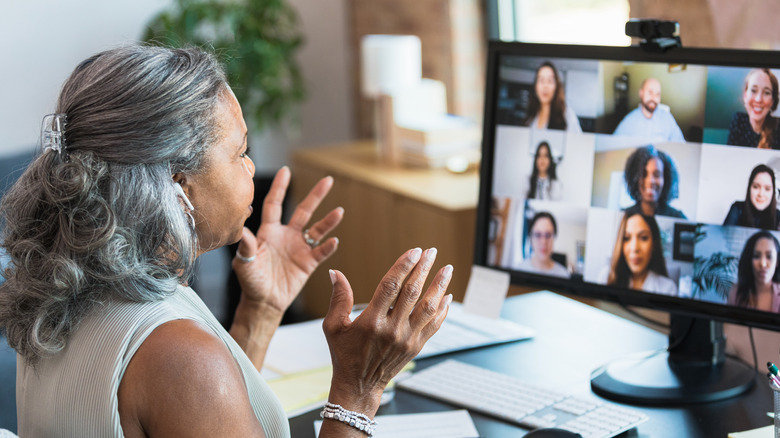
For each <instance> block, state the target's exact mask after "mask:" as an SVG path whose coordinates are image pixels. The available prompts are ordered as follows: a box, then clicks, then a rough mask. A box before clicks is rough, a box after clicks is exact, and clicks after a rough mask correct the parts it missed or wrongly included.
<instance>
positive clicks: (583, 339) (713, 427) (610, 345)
mask: <svg viewBox="0 0 780 438" xmlns="http://www.w3.org/2000/svg"><path fill="white" fill-rule="evenodd" d="M502 314H503V317H504V318H507V319H510V320H513V321H517V322H519V323H521V324H524V325H527V326H529V327H532V328H534V329H536V333H537V334H536V337H535V338H534V339H532V340H528V341H520V342H514V343H510V344H505V345H499V346H493V347H486V348H481V349H476V350H470V351H465V352H459V353H452V354H448V355H443V356H438V357H434V358H429V359H424V360H420V361H417V368H418V369H422V368H425V367H428V366H431V365H433V364H435V363H437V362H439V361H441V360H444V359H447V358H456V359H458V360H461V361H463V362H467V363H472V364H475V365H479V366H483V367H486V368H489V369H492V370H495V371H499V372H502V373H506V374H510V375H514V376H517V377H519V378H522V379H524V380H528V381H539V382H549V384H550V385H552V386H556V387H558V386H560V387H566V388H567V389H568V390H569V391H570V392H571V393H573V394H583V393H591V391H590V373H591V371H593V370H594V369H595V368H597V367H599V366H601V365H603V364H604V363H606V362H608V361H611V360H614V359H619V358H622V357H624V356H627V355H630V354H632V353H638V352H643V351H649V350H656V349H659V348H664V347H665V346H666V345H667V337H666V336H665V335H663V334H661V333H658V332H656V331H654V330H651V329H649V328H646V327H644V326H641V325H639V324H636V323H633V322H630V321H627V320H625V319H622V318H619V317H617V316H614V315H612V314H610V313H607V312H604V311H601V310H598V309H595V308H593V307H590V306H588V305H585V304H582V303H579V302H577V301H574V300H571V299H568V298H565V297H562V296H559V295H557V294H554V293H551V292H534V293H529V294H525V295H520V296H516V297H510V298H508V299H507V302H506V304H505V305H504V309H503V312H502ZM761 377H762V375H761V374H760V373H759V376H758V378H757V381H756V384H755V385H754V386H753V389H751V390H750V391H749V392H748V393H747V394H745V395H743V396H740V397H736V398H733V399H730V400H725V401H721V402H716V403H708V404H700V405H689V406H684V407H669V408H658V407H642V406H629V407H630V408H632V409H636V410H638V411H642V412H644V413H645V414H647V415H648V417H650V420H649V421H648V422H646V423H644V424H642V425H640V426H639V427H638V428H637V429H636V430H632V431H628V432H626V433H625V434H623V435H622V436H630V437H648V438H649V437H691V438H697V437H707V438H718V437H723V438H725V437H726V436H727V434H728V433H729V432H735V431H740V430H747V429H752V428H756V427H761V426H767V425H770V424H772V422H771V419H770V418H769V417H767V415H766V413H767V412H768V411H771V410H772V393H771V391H770V390H769V388H768V386H767V384H766V379H765V378H763V379H761ZM594 397H595V395H594ZM451 409H455V408H454V407H453V406H452V405H448V404H445V403H440V402H438V401H434V400H432V399H428V398H426V397H422V396H418V395H414V394H411V393H408V392H405V391H403V390H397V391H396V394H395V398H394V400H393V401H391V402H390V403H388V404H387V405H385V406H383V407H381V408H380V409H379V412H378V414H379V415H382V414H404V413H415V412H434V411H443V410H451ZM472 418H473V419H474V424H475V425H476V427H477V430H478V431H479V433H480V434H481V436H484V437H515V436H516V437H520V436H523V435H524V434H525V433H526V432H525V431H524V430H523V429H522V428H520V427H516V426H513V425H511V424H508V423H504V422H501V421H498V420H494V419H492V418H490V417H486V416H483V415H481V414H476V413H472ZM315 419H319V415H318V412H314V411H313V412H309V413H307V414H305V415H302V416H300V417H296V418H294V419H293V420H292V421H291V424H290V426H291V430H292V436H293V437H296V438H303V437H314V436H315V435H314V427H313V421H314V420H315Z"/></svg>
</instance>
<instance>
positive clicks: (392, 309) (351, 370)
mask: <svg viewBox="0 0 780 438" xmlns="http://www.w3.org/2000/svg"><path fill="white" fill-rule="evenodd" d="M435 259H436V249H435V248H431V249H428V250H426V251H424V252H423V251H421V250H420V249H419V248H415V249H412V250H409V251H407V252H406V253H404V254H403V255H402V256H401V257H400V258H398V260H397V261H396V262H395V264H394V265H393V266H392V267H391V268H390V270H389V271H388V272H387V274H385V276H384V278H383V279H382V281H381V282H380V283H379V286H378V287H377V289H376V292H374V296H373V298H372V299H371V301H370V302H369V303H368V305H367V307H366V308H365V310H363V312H362V313H361V314H360V315H359V316H358V317H357V318H355V320H354V321H352V320H350V317H349V315H350V312H351V310H352V306H353V299H354V296H353V293H352V288H351V287H350V285H349V282H348V281H347V278H346V277H345V276H344V274H342V273H341V272H339V271H334V270H331V271H330V277H331V281H332V282H333V296H332V297H331V301H330V309H329V310H328V314H327V315H326V316H325V320H324V322H323V329H324V331H325V337H326V338H327V340H328V346H329V348H330V354H331V359H332V361H333V379H332V381H331V388H330V396H329V401H330V402H332V403H337V404H340V405H341V406H343V407H344V408H346V409H349V410H352V411H357V412H362V413H365V414H366V415H369V416H373V415H374V413H375V412H376V410H377V408H378V407H379V401H380V398H381V396H382V391H384V389H385V386H387V384H388V382H390V379H392V378H393V377H394V376H395V375H396V374H397V373H398V372H399V371H401V369H402V368H403V367H404V365H405V364H406V363H407V362H408V361H409V360H411V359H413V358H414V357H415V356H416V355H417V353H419V352H420V350H421V349H422V347H423V345H424V344H425V342H426V341H427V340H428V339H429V338H430V337H431V336H433V334H434V333H436V331H437V330H438V329H439V327H441V324H442V322H443V321H444V318H445V316H446V315H447V310H448V308H449V304H450V302H451V301H452V295H451V294H450V295H446V296H445V295H444V293H445V292H446V290H447V286H448V285H449V282H450V279H451V278H452V266H450V265H447V266H445V267H443V268H441V269H440V270H439V271H438V272H437V273H436V275H435V277H434V278H433V280H432V281H431V284H430V285H429V286H428V288H427V290H426V291H425V293H424V294H422V290H423V286H424V284H425V280H426V278H427V277H428V273H429V272H430V270H431V267H432V266H433V262H434V260H435ZM421 294H422V297H420V295H421ZM418 299H419V301H418ZM326 423H336V422H333V421H330V422H326ZM324 427H325V424H323V428H324ZM328 427H329V428H331V427H340V426H338V425H332V424H331V425H328ZM324 430H325V429H323V431H324Z"/></svg>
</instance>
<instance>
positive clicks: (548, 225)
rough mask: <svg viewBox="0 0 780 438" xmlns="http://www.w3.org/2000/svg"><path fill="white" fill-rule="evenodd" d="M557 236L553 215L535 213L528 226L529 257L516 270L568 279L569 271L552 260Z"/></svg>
mask: <svg viewBox="0 0 780 438" xmlns="http://www.w3.org/2000/svg"><path fill="white" fill-rule="evenodd" d="M557 234H558V225H557V224H556V223H555V218H554V217H553V215H552V214H550V213H548V212H546V211H540V212H539V213H536V214H535V215H534V216H533V218H531V222H530V224H529V226H528V238H529V239H530V241H531V257H529V258H526V259H524V260H523V262H522V263H520V266H518V269H521V270H523V271H530V272H537V273H539V274H545V275H552V276H555V277H568V276H569V271H568V270H567V269H566V267H565V266H563V265H562V264H560V263H558V262H556V261H555V260H553V259H552V254H553V245H554V243H555V236H556V235H557Z"/></svg>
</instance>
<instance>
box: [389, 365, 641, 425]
mask: <svg viewBox="0 0 780 438" xmlns="http://www.w3.org/2000/svg"><path fill="white" fill-rule="evenodd" d="M397 386H398V387H399V388H403V389H405V390H408V391H411V392H415V393H418V394H422V395H425V396H428V397H432V398H436V399H439V400H442V401H445V402H448V403H452V404H454V405H457V406H462V407H465V408H467V409H471V410H473V411H476V412H480V413H483V414H486V415H490V416H492V417H496V418H499V419H502V420H505V421H508V422H510V423H515V424H518V425H520V426H522V427H524V428H526V429H537V428H541V427H557V428H561V429H568V430H571V431H573V432H577V433H579V434H580V435H582V436H583V438H608V437H613V436H615V435H618V434H620V433H622V432H625V431H627V430H629V429H632V428H634V427H636V426H637V425H638V424H641V423H643V422H645V421H647V416H646V415H644V414H642V413H641V412H636V411H633V410H630V409H625V408H622V407H618V406H614V405H609V404H606V403H604V402H601V401H599V400H597V399H595V398H593V397H581V396H571V395H568V394H565V393H562V392H559V391H556V390H551V389H550V388H546V387H544V386H540V385H536V384H529V383H526V382H523V381H522V380H520V379H517V378H515V377H512V376H508V375H506V374H501V373H497V372H494V371H490V370H487V369H485V368H480V367H477V366H474V365H469V364H465V363H463V362H458V361H456V360H446V361H444V362H441V363H438V364H436V365H433V366H431V367H428V368H426V369H424V370H422V371H418V372H416V373H414V374H412V375H411V376H410V377H408V378H406V379H403V380H401V381H399V382H398V383H397Z"/></svg>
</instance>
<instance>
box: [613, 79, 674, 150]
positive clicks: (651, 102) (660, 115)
mask: <svg viewBox="0 0 780 438" xmlns="http://www.w3.org/2000/svg"><path fill="white" fill-rule="evenodd" d="M668 108H669V107H667V106H665V105H661V83H660V82H659V81H658V79H656V78H647V79H645V80H644V81H642V86H641V87H640V88H639V107H637V108H634V110H633V111H631V112H630V113H628V114H626V116H625V117H624V118H623V120H621V121H620V123H619V124H618V126H617V128H616V129H615V133H614V134H615V135H632V136H637V137H644V138H648V139H652V140H653V141H678V142H684V141H685V137H684V136H683V133H682V130H680V126H679V125H677V122H676V121H675V120H674V116H672V113H671V111H669V109H668Z"/></svg>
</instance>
